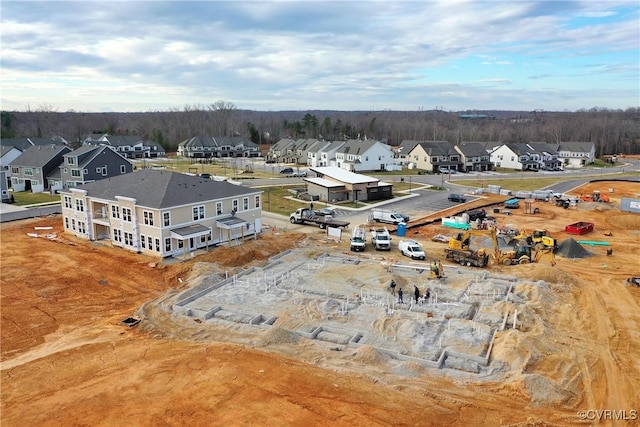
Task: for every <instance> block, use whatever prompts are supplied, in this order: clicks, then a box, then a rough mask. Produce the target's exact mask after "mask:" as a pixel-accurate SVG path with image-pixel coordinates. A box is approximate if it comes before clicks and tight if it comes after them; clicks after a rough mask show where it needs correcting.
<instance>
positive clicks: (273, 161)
mask: <svg viewBox="0 0 640 427" xmlns="http://www.w3.org/2000/svg"><path fill="white" fill-rule="evenodd" d="M275 162H276V159H267V160H266V161H265V163H267V164H273V163H275Z"/></svg>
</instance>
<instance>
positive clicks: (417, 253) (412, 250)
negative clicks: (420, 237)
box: [398, 240, 427, 259]
mask: <svg viewBox="0 0 640 427" xmlns="http://www.w3.org/2000/svg"><path fill="white" fill-rule="evenodd" d="M398 249H399V250H400V252H402V255H404V256H408V257H411V259H426V258H427V254H425V253H424V250H423V249H422V246H420V243H418V242H416V241H415V240H400V243H398Z"/></svg>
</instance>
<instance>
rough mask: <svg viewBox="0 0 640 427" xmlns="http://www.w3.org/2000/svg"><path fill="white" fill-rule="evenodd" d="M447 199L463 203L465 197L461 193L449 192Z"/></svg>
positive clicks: (465, 199)
mask: <svg viewBox="0 0 640 427" xmlns="http://www.w3.org/2000/svg"><path fill="white" fill-rule="evenodd" d="M448 198H449V201H450V202H458V203H464V202H466V201H467V198H466V197H464V196H462V195H461V194H453V193H451V194H449V197H448Z"/></svg>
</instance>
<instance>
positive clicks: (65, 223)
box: [64, 218, 69, 230]
mask: <svg viewBox="0 0 640 427" xmlns="http://www.w3.org/2000/svg"><path fill="white" fill-rule="evenodd" d="M64 228H66V229H67V230H68V229H69V218H65V219H64Z"/></svg>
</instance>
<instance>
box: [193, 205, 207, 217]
mask: <svg viewBox="0 0 640 427" xmlns="http://www.w3.org/2000/svg"><path fill="white" fill-rule="evenodd" d="M199 219H204V206H195V207H194V208H193V220H194V221H197V220H199Z"/></svg>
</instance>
